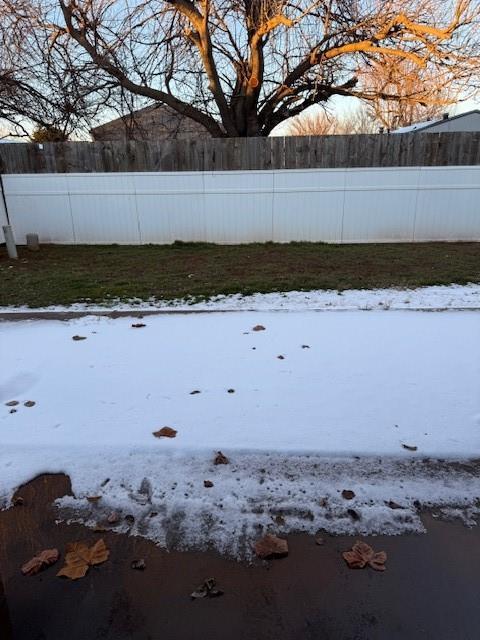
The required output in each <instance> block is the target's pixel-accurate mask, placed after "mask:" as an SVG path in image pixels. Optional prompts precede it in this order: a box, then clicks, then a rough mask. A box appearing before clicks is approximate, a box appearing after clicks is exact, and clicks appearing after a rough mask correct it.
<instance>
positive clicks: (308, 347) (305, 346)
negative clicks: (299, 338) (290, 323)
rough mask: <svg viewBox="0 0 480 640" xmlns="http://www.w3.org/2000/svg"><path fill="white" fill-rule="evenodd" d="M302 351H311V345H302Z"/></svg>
mask: <svg viewBox="0 0 480 640" xmlns="http://www.w3.org/2000/svg"><path fill="white" fill-rule="evenodd" d="M302 349H310V345H308V344H302Z"/></svg>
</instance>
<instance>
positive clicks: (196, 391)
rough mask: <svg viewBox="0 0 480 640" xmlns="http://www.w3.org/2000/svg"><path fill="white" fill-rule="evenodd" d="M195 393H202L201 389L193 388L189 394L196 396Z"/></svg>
mask: <svg viewBox="0 0 480 640" xmlns="http://www.w3.org/2000/svg"><path fill="white" fill-rule="evenodd" d="M197 393H202V392H201V391H199V390H198V389H194V390H193V391H190V395H191V396H196V395H197Z"/></svg>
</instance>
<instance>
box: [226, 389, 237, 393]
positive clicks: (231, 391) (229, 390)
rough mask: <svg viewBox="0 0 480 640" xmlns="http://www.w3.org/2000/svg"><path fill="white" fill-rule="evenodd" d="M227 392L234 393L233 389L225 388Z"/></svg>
mask: <svg viewBox="0 0 480 640" xmlns="http://www.w3.org/2000/svg"><path fill="white" fill-rule="evenodd" d="M227 393H235V389H227Z"/></svg>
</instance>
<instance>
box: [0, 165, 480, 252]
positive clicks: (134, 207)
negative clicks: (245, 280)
mask: <svg viewBox="0 0 480 640" xmlns="http://www.w3.org/2000/svg"><path fill="white" fill-rule="evenodd" d="M3 180H4V185H5V192H6V198H7V205H8V210H9V215H10V220H11V224H12V226H13V230H14V234H15V237H16V240H17V242H18V243H19V244H23V243H25V235H26V234H27V233H38V235H39V236H40V241H41V242H44V243H47V242H48V243H59V244H110V243H119V244H148V243H154V244H168V243H171V242H174V241H175V240H183V241H185V242H188V241H192V242H215V243H221V244H233V243H246V242H266V241H274V242H290V241H301V240H303V241H309V242H320V241H321V242H332V243H342V242H343V243H348V242H423V241H434V240H446V241H455V240H467V241H468V240H471V241H472V240H474V241H480V166H456V167H402V168H395V167H393V168H392V167H391V168H383V169H382V168H380V169H378V168H366V169H363V168H362V169H299V170H278V171H277V170H275V171H228V172H177V173H83V174H79V173H77V174H75V173H69V174H11V175H5V176H4V178H3ZM0 215H1V212H0Z"/></svg>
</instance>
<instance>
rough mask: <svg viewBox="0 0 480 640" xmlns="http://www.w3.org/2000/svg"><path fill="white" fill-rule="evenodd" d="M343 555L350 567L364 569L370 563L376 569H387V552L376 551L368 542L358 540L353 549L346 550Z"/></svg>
mask: <svg viewBox="0 0 480 640" xmlns="http://www.w3.org/2000/svg"><path fill="white" fill-rule="evenodd" d="M342 555H343V559H344V560H345V562H346V563H347V564H348V566H349V567H350V569H363V568H364V567H366V566H367V565H368V566H369V567H371V568H372V569H375V571H385V568H386V567H385V562H386V561H387V554H386V553H385V551H378V552H375V551H374V550H373V549H372V547H371V546H370V545H369V544H367V543H366V542H361V541H357V542H356V543H355V544H354V545H353V547H352V549H351V551H345V552H344V553H343V554H342Z"/></svg>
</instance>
